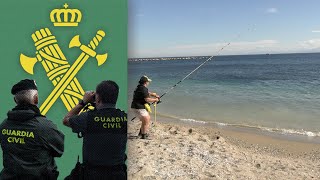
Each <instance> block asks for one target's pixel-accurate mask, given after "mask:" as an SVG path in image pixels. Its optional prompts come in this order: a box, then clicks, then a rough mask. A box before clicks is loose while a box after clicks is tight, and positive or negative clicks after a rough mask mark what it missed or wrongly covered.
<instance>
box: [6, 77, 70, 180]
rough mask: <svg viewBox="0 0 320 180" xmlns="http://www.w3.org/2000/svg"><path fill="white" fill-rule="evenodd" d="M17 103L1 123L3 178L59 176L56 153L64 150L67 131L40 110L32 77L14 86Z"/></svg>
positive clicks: (13, 90)
mask: <svg viewBox="0 0 320 180" xmlns="http://www.w3.org/2000/svg"><path fill="white" fill-rule="evenodd" d="M11 92H12V94H13V95H14V97H15V101H16V103H17V106H16V107H15V108H13V109H12V110H11V111H9V112H8V114H7V116H8V117H7V118H6V119H5V120H4V121H3V122H2V124H1V125H0V129H1V134H0V140H1V141H0V142H1V148H2V151H3V166H4V169H3V170H2V172H1V176H0V179H1V180H2V179H57V176H58V174H59V172H58V171H57V166H56V164H55V161H54V157H60V156H61V155H62V153H63V150H64V135H63V134H62V133H61V132H60V131H59V130H57V127H56V125H54V124H53V123H52V122H51V121H49V120H47V119H46V117H44V116H42V115H41V114H40V111H39V109H38V107H37V106H36V104H37V103H38V102H37V101H38V98H37V96H38V91H37V87H36V84H35V82H34V81H33V80H22V81H20V82H19V83H17V84H16V85H15V86H13V88H12V91H11Z"/></svg>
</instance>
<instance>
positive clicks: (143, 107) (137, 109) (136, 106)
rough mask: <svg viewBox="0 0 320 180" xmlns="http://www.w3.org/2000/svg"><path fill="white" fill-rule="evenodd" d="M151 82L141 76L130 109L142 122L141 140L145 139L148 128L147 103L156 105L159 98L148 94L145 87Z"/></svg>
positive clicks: (148, 108) (154, 94) (153, 94)
mask: <svg viewBox="0 0 320 180" xmlns="http://www.w3.org/2000/svg"><path fill="white" fill-rule="evenodd" d="M151 81H152V80H151V79H150V78H148V77H147V76H142V77H141V78H140V81H139V85H138V86H137V87H136V89H135V91H134V94H133V100H132V103H131V108H132V110H133V111H134V113H135V114H136V116H137V117H138V118H139V119H140V121H141V122H142V124H141V128H140V132H139V135H138V136H140V135H141V139H147V137H148V134H147V132H148V129H149V126H150V114H149V112H150V106H149V103H156V102H158V101H159V100H160V96H158V95H157V94H156V93H152V92H149V90H148V88H147V86H148V85H149V84H150V82H151Z"/></svg>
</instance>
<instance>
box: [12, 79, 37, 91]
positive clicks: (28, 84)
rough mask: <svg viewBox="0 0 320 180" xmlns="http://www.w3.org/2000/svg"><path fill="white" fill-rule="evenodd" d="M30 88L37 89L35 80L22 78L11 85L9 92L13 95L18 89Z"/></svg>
mask: <svg viewBox="0 0 320 180" xmlns="http://www.w3.org/2000/svg"><path fill="white" fill-rule="evenodd" d="M30 89H34V90H38V88H37V84H36V82H35V81H34V80H33V79H24V80H21V81H20V82H18V83H17V84H15V85H14V86H13V87H12V89H11V94H13V95H15V94H17V93H18V92H20V91H23V90H30Z"/></svg>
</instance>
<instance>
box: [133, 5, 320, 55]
mask: <svg viewBox="0 0 320 180" xmlns="http://www.w3.org/2000/svg"><path fill="white" fill-rule="evenodd" d="M128 2H129V4H128V13H129V14H128V46H129V58H139V57H141V58H142V57H172V56H206V55H218V54H219V55H237V54H265V53H299V52H320V1H319V0H308V1H302V0H223V1H222V0H129V1H128ZM229 42H230V45H229V46H227V47H226V48H225V49H223V50H222V51H219V49H221V48H222V47H223V46H225V45H226V44H227V43H229Z"/></svg>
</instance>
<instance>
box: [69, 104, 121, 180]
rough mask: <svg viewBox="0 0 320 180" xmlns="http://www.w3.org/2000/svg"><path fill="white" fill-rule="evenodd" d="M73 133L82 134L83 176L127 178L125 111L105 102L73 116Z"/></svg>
mask: <svg viewBox="0 0 320 180" xmlns="http://www.w3.org/2000/svg"><path fill="white" fill-rule="evenodd" d="M69 122H70V126H71V128H72V130H73V132H75V133H81V134H82V135H83V149H82V150H83V162H84V165H85V174H86V177H87V178H86V179H119V180H122V179H127V175H126V165H125V160H126V154H125V151H126V144H127V114H126V113H125V112H124V111H121V110H119V109H116V108H115V105H114V104H105V105H104V106H103V107H102V108H100V109H98V110H94V111H89V112H84V113H81V114H80V115H77V116H73V117H71V118H70V120H69Z"/></svg>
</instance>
